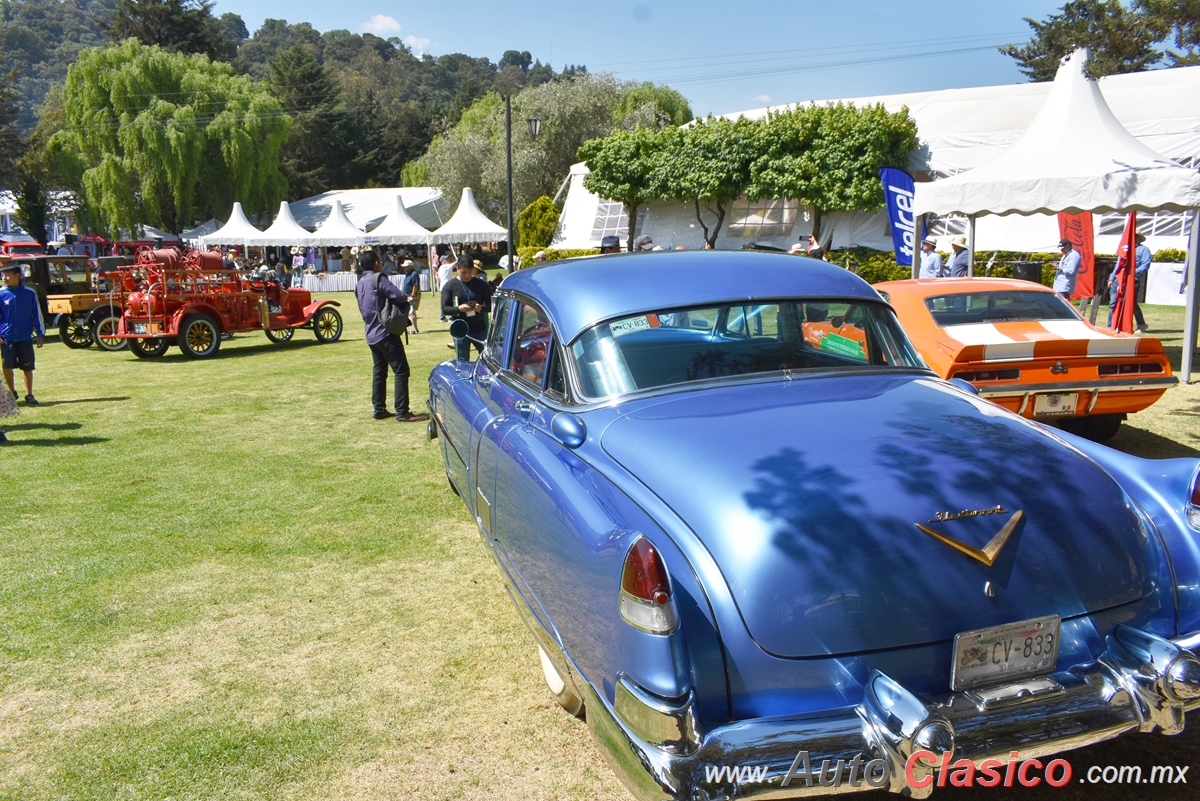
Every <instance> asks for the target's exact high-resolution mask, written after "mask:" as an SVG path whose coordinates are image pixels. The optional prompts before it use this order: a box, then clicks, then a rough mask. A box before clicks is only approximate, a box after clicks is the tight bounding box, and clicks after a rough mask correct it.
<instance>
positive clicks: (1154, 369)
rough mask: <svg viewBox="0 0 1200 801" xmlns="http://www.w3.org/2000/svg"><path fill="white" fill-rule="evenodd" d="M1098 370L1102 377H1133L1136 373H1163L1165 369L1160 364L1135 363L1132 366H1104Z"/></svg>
mask: <svg viewBox="0 0 1200 801" xmlns="http://www.w3.org/2000/svg"><path fill="white" fill-rule="evenodd" d="M1098 370H1099V373H1100V375H1132V374H1134V373H1161V372H1162V371H1163V368H1162V365H1161V364H1159V363H1158V362H1135V363H1130V364H1102V365H1100V367H1099V368H1098Z"/></svg>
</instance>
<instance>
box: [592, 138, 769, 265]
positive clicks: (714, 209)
mask: <svg viewBox="0 0 1200 801" xmlns="http://www.w3.org/2000/svg"><path fill="white" fill-rule="evenodd" d="M760 128H762V123H759V122H755V121H751V120H747V119H744V118H739V119H737V120H736V121H735V120H727V119H717V118H713V117H709V118H708V119H706V120H704V121H703V122H699V123H697V124H695V125H692V126H690V127H687V128H669V129H667V130H665V131H663V136H662V148H661V153H660V156H659V158H658V159H657V162H656V165H655V169H654V172H653V176H654V181H653V183H654V187H655V189H654V193H655V194H656V195H657V196H658V197H660V198H663V199H676V200H683V201H685V202H689V203H691V204H692V206H693V207H694V208H695V211H696V222H697V223H698V224H699V225H700V229H701V230H702V231H703V232H704V241H705V242H706V243H707V244H708V246H709V247H715V246H716V242H717V237H718V236H719V235H720V233H721V226H722V225H723V224H724V222H725V217H726V215H727V214H728V212H729V204H730V203H732V202H733V201H734V200H737V198H739V197H740V196H741V195H743V194H745V193H746V191H747V189H748V188H749V187H750V184H751V180H752V178H753V175H752V171H751V169H752V167H753V165H754V162H755V159H756V157H757V155H758V147H759V140H760V135H759V129H760ZM585 185H586V181H585ZM706 214H707V218H706Z"/></svg>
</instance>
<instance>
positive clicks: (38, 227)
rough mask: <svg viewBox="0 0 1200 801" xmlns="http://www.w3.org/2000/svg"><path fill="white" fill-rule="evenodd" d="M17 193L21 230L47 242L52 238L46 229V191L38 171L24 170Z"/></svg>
mask: <svg viewBox="0 0 1200 801" xmlns="http://www.w3.org/2000/svg"><path fill="white" fill-rule="evenodd" d="M16 194H17V222H18V223H20V225H21V230H23V231H24V232H25V233H27V234H29V235H30V236H32V237H33V238H34V239H36V240H37V241H38V242H41V243H42V244H43V245H44V244H46V242H47V240H49V238H50V235H49V233H47V231H46V192H45V189H44V188H43V187H42V182H41V179H40V178H39V177H38V175H37V173H36V172H32V171H28V172H23V174H22V175H21V178H20V181H19V183H18V190H17V193H16Z"/></svg>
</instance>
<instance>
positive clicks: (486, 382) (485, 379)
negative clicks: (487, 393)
mask: <svg viewBox="0 0 1200 801" xmlns="http://www.w3.org/2000/svg"><path fill="white" fill-rule="evenodd" d="M492 378H493V376H492V374H491V373H480V374H479V375H477V376H475V380H476V381H477V382H479V384H480V386H485V387H486V386H491V383H492Z"/></svg>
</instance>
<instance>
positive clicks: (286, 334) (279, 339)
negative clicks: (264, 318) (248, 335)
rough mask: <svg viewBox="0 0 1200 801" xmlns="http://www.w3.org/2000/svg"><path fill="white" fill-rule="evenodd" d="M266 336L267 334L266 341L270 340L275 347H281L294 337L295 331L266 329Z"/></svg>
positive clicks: (291, 329)
mask: <svg viewBox="0 0 1200 801" xmlns="http://www.w3.org/2000/svg"><path fill="white" fill-rule="evenodd" d="M266 334H267V339H269V340H271V341H272V342H274V343H275V344H276V345H282V344H283V343H284V342H288V341H289V340H291V338H292V337H294V336H295V335H296V329H295V328H275V329H271V328H268V329H267V330H266Z"/></svg>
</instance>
